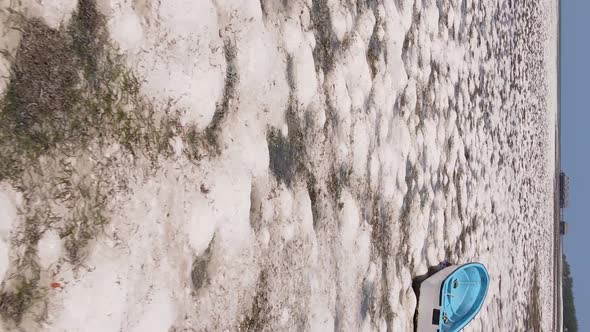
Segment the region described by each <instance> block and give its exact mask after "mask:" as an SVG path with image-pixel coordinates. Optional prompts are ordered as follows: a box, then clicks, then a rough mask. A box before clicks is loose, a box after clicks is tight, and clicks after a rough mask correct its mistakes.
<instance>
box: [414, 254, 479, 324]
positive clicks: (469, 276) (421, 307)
mask: <svg viewBox="0 0 590 332" xmlns="http://www.w3.org/2000/svg"><path fill="white" fill-rule="evenodd" d="M489 281H490V277H489V275H488V271H487V270H486V268H485V266H484V265H483V264H480V263H467V264H463V265H451V266H448V267H446V268H444V269H443V270H441V271H439V272H437V273H436V274H434V275H432V276H431V277H429V278H428V279H426V280H424V281H423V282H422V284H421V285H420V297H419V303H418V326H417V332H456V331H461V330H462V329H463V328H464V327H465V326H466V325H467V324H468V323H469V322H470V321H471V320H473V318H474V317H475V316H476V315H477V313H479V311H480V310H481V307H482V305H483V303H484V300H485V298H486V294H487V291H488V285H489Z"/></svg>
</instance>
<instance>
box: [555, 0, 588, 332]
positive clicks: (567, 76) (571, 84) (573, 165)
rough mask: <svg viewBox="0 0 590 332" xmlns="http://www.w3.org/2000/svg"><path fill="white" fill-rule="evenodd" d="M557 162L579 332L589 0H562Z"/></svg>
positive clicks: (584, 272) (584, 261)
mask: <svg viewBox="0 0 590 332" xmlns="http://www.w3.org/2000/svg"><path fill="white" fill-rule="evenodd" d="M561 3H562V17H561V19H562V26H561V28H562V31H561V37H562V39H561V43H562V44H561V52H562V53H561V80H562V81H561V84H562V85H561V131H562V132H561V139H562V141H561V149H562V154H561V162H562V169H563V170H564V171H565V172H566V173H567V174H568V175H569V177H570V205H569V208H568V209H567V210H566V211H565V219H566V221H567V222H568V223H569V226H570V230H569V234H568V235H567V236H566V238H565V243H564V246H565V249H564V250H565V254H566V255H567V257H568V261H569V262H570V265H571V269H572V275H573V278H574V296H575V297H576V311H577V316H578V322H579V330H580V331H590V315H589V314H590V284H589V283H587V282H584V279H585V278H586V277H587V276H588V275H590V259H589V257H590V255H589V254H590V237H589V235H590V215H589V214H590V209H589V208H588V205H587V204H588V203H590V202H588V201H587V199H588V197H590V128H589V124H590V105H589V104H588V97H589V96H590V84H589V82H590V65H589V59H590V16H589V15H590V1H588V0H578V1H572V0H562V1H561Z"/></svg>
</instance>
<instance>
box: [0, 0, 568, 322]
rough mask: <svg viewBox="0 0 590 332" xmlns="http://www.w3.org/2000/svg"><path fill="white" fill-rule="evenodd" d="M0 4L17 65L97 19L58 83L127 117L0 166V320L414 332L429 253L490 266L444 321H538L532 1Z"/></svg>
mask: <svg viewBox="0 0 590 332" xmlns="http://www.w3.org/2000/svg"><path fill="white" fill-rule="evenodd" d="M11 6H13V7H14V8H13V11H15V12H19V13H21V14H22V15H24V17H26V20H25V22H24V23H23V22H20V21H18V20H17V19H16V18H15V16H14V15H17V16H18V15H20V14H11V15H8V16H6V17H5V18H2V23H1V24H2V26H1V27H2V31H8V30H10V29H9V28H8V27H9V23H10V24H13V22H20V23H16V24H21V25H22V27H23V28H22V29H21V30H22V31H21V30H14V31H13V30H10V31H11V32H10V35H7V34H5V36H8V37H4V38H3V43H4V44H5V45H8V46H10V47H8V50H9V51H8V52H12V53H10V54H11V56H12V58H11V57H8V56H7V55H3V57H2V61H3V62H2V63H1V64H2V66H4V67H3V68H11V66H13V64H14V63H17V64H22V66H21V67H22V68H24V70H25V71H26V70H29V71H30V72H35V73H36V71H34V70H40V69H39V68H43V67H38V65H30V67H27V66H28V64H27V62H26V61H25V60H26V59H27V58H26V57H27V54H29V53H27V52H32V51H30V50H31V49H34V48H33V46H35V45H37V44H36V43H37V42H38V39H36V38H49V37H47V36H49V35H51V36H53V37H51V38H55V41H56V42H54V44H56V45H62V44H59V43H63V45H65V46H56V47H57V49H58V50H66V51H70V50H73V49H74V48H72V49H70V48H68V47H69V46H67V45H69V44H68V43H69V40H70V39H68V38H69V37H68V36H70V35H68V33H70V32H68V31H72V30H67V29H66V28H65V27H77V26H76V25H75V24H76V22H78V19H79V18H80V17H83V20H89V18H92V17H99V19H97V20H95V21H92V22H95V23H96V22H98V23H96V26H97V27H98V28H92V29H89V28H88V29H89V30H84V31H91V32H92V36H95V38H94V39H92V38H91V39H88V40H94V41H89V42H88V43H89V44H90V45H95V44H94V43H100V44H97V45H100V47H95V48H94V50H95V53H96V55H95V57H96V59H98V60H97V61H96V62H84V63H86V64H87V65H86V67H81V68H83V69H84V70H80V73H81V74H80V76H81V77H84V79H83V80H82V82H86V83H87V84H86V85H84V84H80V86H82V87H83V89H86V88H87V86H88V87H89V88H88V89H96V90H89V91H107V90H108V91H114V96H115V97H114V98H113V100H111V99H109V102H111V103H112V104H108V105H116V107H118V108H117V110H118V112H121V113H117V114H119V116H120V118H125V119H126V120H125V121H126V122H117V121H114V120H113V121H110V120H108V121H107V120H106V119H110V118H109V115H108V114H110V113H108V112H104V113H101V114H106V115H104V116H103V117H102V118H100V119H99V120H96V121H98V122H91V123H92V125H93V126H96V127H97V128H98V130H96V131H93V130H94V129H93V128H94V127H92V126H89V127H88V128H89V129H88V133H89V134H87V136H85V137H89V138H87V139H85V140H82V139H77V138H76V139H75V140H74V139H72V140H71V141H68V140H67V139H64V140H63V141H59V142H60V143H59V144H57V145H55V146H51V147H50V148H48V149H47V150H44V152H42V153H41V154H40V155H39V156H38V158H36V159H34V160H33V161H29V162H28V163H24V166H22V169H23V170H22V172H20V173H14V174H12V173H11V176H9V177H5V178H3V179H2V182H1V183H0V189H1V190H2V191H1V195H0V207H2V211H6V213H3V214H2V217H1V219H0V256H1V258H2V259H1V260H0V263H1V265H0V274H3V283H2V285H1V286H0V289H1V292H0V294H1V295H0V303H2V304H0V317H1V320H0V322H2V323H3V324H4V328H5V329H7V330H9V331H10V330H15V331H16V330H18V328H21V329H22V330H25V331H39V330H46V331H55V330H60V331H61V330H65V331H119V330H123V331H201V330H220V331H222V330H228V331H230V330H253V331H258V330H312V331H324V330H339V331H340V330H342V331H357V330H363V331H372V330H389V331H413V328H414V314H415V310H416V306H417V299H416V296H415V294H414V291H413V289H412V281H413V280H414V279H415V278H416V277H418V276H421V275H423V274H425V273H426V272H427V271H428V268H429V267H432V266H436V265H438V264H439V263H440V262H441V261H443V260H448V261H450V262H452V263H457V264H458V263H465V262H471V261H477V262H481V263H483V264H485V265H486V267H487V268H488V271H489V274H490V278H491V280H490V288H489V292H488V296H487V299H486V302H485V303H484V306H483V308H482V311H481V313H480V314H479V315H478V316H477V318H476V319H475V320H474V321H473V322H472V323H471V324H470V325H469V326H468V327H467V328H466V329H465V330H466V331H525V330H529V329H532V330H550V329H551V327H552V324H553V316H552V315H551V314H549V313H548V312H549V311H548V310H547V308H553V306H554V298H553V284H554V280H553V235H554V234H553V231H554V228H553V207H554V206H553V197H554V193H553V180H554V179H553V177H554V174H555V162H554V154H555V149H554V146H555V130H554V127H555V117H556V105H557V103H556V96H557V83H556V73H557V68H556V62H557V58H556V57H557V44H556V42H557V12H556V8H557V4H556V3H555V2H554V1H549V0H545V1H534V2H533V1H514V0H506V1H500V0H495V1H492V0H490V1H484V0H480V1H476V0H464V1H449V0H439V1H420V0H418V1H414V0H395V1H387V2H379V1H360V0H359V1H347V2H343V3H337V2H333V1H285V2H277V1H270V0H262V1H260V2H254V1H245V2H241V1H222V0H220V1H209V0H200V1H165V2H156V1H151V0H144V1H134V2H127V1H122V0H120V1H119V0H115V1H111V2H110V3H106V2H105V3H103V2H99V3H97V5H96V6H95V7H94V6H90V7H83V6H82V7H76V3H75V1H58V0H54V1H51V4H42V3H37V2H35V1H31V2H26V1H25V2H24V3H23V4H21V5H18V6H17V5H15V4H12V5H11ZM77 8H78V9H77ZM80 8H82V9H84V10H86V11H85V12H83V13H86V14H85V15H86V16H84V15H83V16H80V12H81V10H80ZM88 13H89V14H88ZM93 15H96V16H93ZM19 17H20V16H19ZM27 20H38V21H34V22H41V23H38V24H41V25H42V28H39V27H38V26H37V25H30V23H29V25H27V23H26V22H27ZM88 22H90V21H88ZM35 24H37V23H35ZM60 26H61V28H60ZM71 29H73V28H71ZM74 31H76V30H74ZM42 33H44V34H45V35H43V34H42ZM75 36H76V35H74V37H75ZM9 37H10V38H9ZM62 38H63V39H62ZM74 40H75V38H74ZM4 44H3V45H4ZM59 47H61V48H59ZM56 52H57V51H56ZM7 54H8V53H7ZM74 56H76V57H80V59H86V58H84V57H82V56H80V55H74ZM90 58H92V59H94V58H93V57H90ZM15 59H16V60H15ZM107 59H108V61H107ZM19 61H20V62H19ZM52 61H53V60H51V59H50V60H48V62H47V63H48V64H47V66H55V68H62V67H59V66H62V64H61V63H59V62H56V63H54V62H52ZM88 63H90V65H88ZM113 63H115V64H116V66H115V65H113ZM76 64H77V62H74V63H73V64H72V66H75V65H76ZM93 66H95V67H93ZM105 68H107V69H108V70H107V69H105ZM114 69H117V71H116V72H117V73H119V72H123V73H125V74H120V75H121V76H117V75H115V74H112V73H113V72H115V70H114ZM95 72H96V73H106V74H105V75H102V76H100V75H98V76H96V77H98V78H96V77H95V76H90V78H88V77H89V76H88V75H90V74H92V73H95ZM89 73H90V74H89ZM12 75H13V76H10V77H11V78H10V79H7V78H4V79H3V82H2V85H0V86H1V87H2V88H3V89H4V90H5V91H8V90H7V89H8V88H7V87H11V86H17V83H19V82H21V81H19V78H18V76H14V75H16V74H12ZM121 77H122V78H121ZM35 79H36V78H35V77H34V78H33V81H34V82H36V81H35ZM97 80H98V82H102V83H92V82H96V81H97ZM101 80H102V81H101ZM15 82H16V83H15ZM50 82H54V81H50ZM88 82H90V83H88ZM130 82H131V83H130ZM45 83H47V81H45ZM11 84H12V85H11ZM60 84H61V83H60ZM93 84H95V85H93ZM100 84H103V85H102V87H100V86H101V85H100ZM96 86H99V87H96ZM106 87H108V89H107V88H106ZM70 88H71V87H69V86H68V89H70ZM41 90H43V89H42V88H41ZM23 91H28V90H23ZM35 91H37V90H35ZM56 91H58V92H56V93H57V94H59V93H60V92H59V90H56ZM76 91H78V90H76ZM84 91H86V90H84ZM37 92H38V91H37ZM31 95H34V96H37V94H31ZM26 96H27V98H33V99H34V98H37V97H30V95H28V94H27V95H26ZM93 96H99V97H96V98H97V100H99V101H100V100H102V99H100V98H101V97H100V96H101V95H100V94H98V93H95V94H94V95H93ZM5 98H6V97H5ZM38 98H41V97H38ZM88 99H89V100H93V97H88ZM41 102H46V101H45V100H40V101H39V103H41ZM2 105H3V104H2ZM75 105H77V104H75ZM82 105H83V106H81V108H80V109H75V110H74V112H83V111H84V110H86V111H87V112H89V111H88V110H89V109H90V110H94V108H91V107H98V108H99V109H100V110H104V109H105V107H106V106H101V105H103V104H100V103H98V102H97V103H96V104H92V105H88V104H82ZM96 105H99V106H96ZM32 107H34V106H32ZM64 107H66V108H67V107H70V106H69V104H68V105H66V106H64ZM113 107H114V106H113ZM114 108H115V107H114ZM4 112H6V111H4ZM24 112H32V111H30V110H29V111H26V109H25V111H24ZM101 112H102V111H101ZM67 114H74V115H73V116H76V115H75V114H80V113H67ZM123 114H129V116H128V117H125V116H124V115H123ZM120 118H116V119H120ZM6 119H7V118H2V119H0V121H5V123H3V125H4V126H3V127H2V128H6V127H5V126H8V125H11V123H8V122H7V121H9V120H6ZM60 119H61V118H60ZM51 121H57V120H55V119H52V120H51ZM65 121H67V120H65ZM49 123H54V122H49ZM56 123H61V122H56ZM121 123H123V125H121ZM11 128H12V127H11ZM51 128H54V127H51ZM60 128H61V127H60ZM68 128H69V127H68ZM76 130H78V129H76ZM134 130H137V131H134ZM101 132H102V133H104V135H102V134H100V133H101ZM136 132H137V133H139V134H137V135H136V136H133V135H134V133H136ZM76 133H78V131H76ZM11 137H12V136H11ZM15 137H20V136H15ZM129 137H132V138H133V139H131V138H129ZM162 137H163V138H162ZM80 142H81V143H80ZM154 142H156V143H154ZM2 148H3V149H4V150H3V151H8V150H6V149H7V148H5V146H4V145H3V146H2ZM11 151H12V150H11ZM11 155H16V156H17V157H18V158H16V159H15V160H21V159H19V158H26V156H24V154H23V156H21V150H15V151H13V152H11ZM0 156H1V157H2V158H4V160H2V161H3V162H2V163H1V164H2V165H4V164H5V162H4V161H6V160H8V157H7V156H8V155H7V154H6V153H4V154H1V155H0ZM11 160H12V159H11ZM23 160H28V159H23ZM40 216H41V217H40ZM31 234H34V235H35V236H33V237H31ZM54 283H59V284H58V285H57V286H56V285H55V284H54ZM54 286H56V287H54ZM23 290H25V291H23ZM29 294H30V295H29ZM1 299H4V302H2V301H1Z"/></svg>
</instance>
